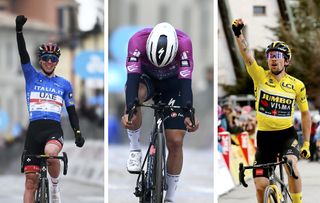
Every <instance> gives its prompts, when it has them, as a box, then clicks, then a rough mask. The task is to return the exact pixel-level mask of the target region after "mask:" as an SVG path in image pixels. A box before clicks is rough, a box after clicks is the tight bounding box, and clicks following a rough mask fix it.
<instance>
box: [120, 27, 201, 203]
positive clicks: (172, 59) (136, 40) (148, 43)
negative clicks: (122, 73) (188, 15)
mask: <svg viewBox="0 0 320 203" xmlns="http://www.w3.org/2000/svg"><path fill="white" fill-rule="evenodd" d="M126 68H127V82H126V90H125V93H126V109H127V110H126V113H125V115H124V116H123V117H122V123H123V125H124V126H125V128H127V132H128V137H129V139H130V153H129V159H128V161H127V169H128V171H129V172H130V173H137V172H139V171H140V168H141V158H142V153H141V146H140V143H139V137H140V127H141V124H142V115H141V109H140V108H138V110H137V112H136V114H135V115H134V116H133V118H132V121H131V122H129V121H128V110H129V109H131V108H132V106H133V105H134V103H135V101H136V100H137V99H138V100H139V102H143V101H146V100H149V99H151V98H153V100H154V101H155V102H157V101H159V100H161V101H162V102H164V103H167V104H169V105H180V106H184V107H189V108H191V107H192V100H193V98H192V88H191V79H192V71H193V58H192V43H191V40H190V38H189V37H188V36H187V35H186V34H185V33H183V32H182V31H179V30H176V29H175V28H174V27H173V26H172V25H170V24H169V23H160V24H158V25H156V26H155V27H154V28H153V29H152V28H145V29H142V30H140V31H138V32H137V33H136V34H134V35H133V36H132V37H131V38H130V40H129V44H128V57H127V61H126ZM173 111H175V112H173ZM165 113H166V116H168V117H169V118H168V119H166V120H165V122H164V126H165V135H166V143H167V147H168V152H169V153H168V158H167V172H168V173H167V177H166V179H167V181H166V182H167V184H168V190H167V192H166V196H165V202H173V201H174V194H175V190H176V187H177V183H178V181H179V175H180V173H181V170H182V162H183V153H182V145H183V138H184V135H185V132H186V130H188V131H189V132H194V131H196V130H197V129H198V127H199V121H198V120H197V119H196V123H195V125H194V126H193V125H192V123H191V120H190V115H188V113H187V112H184V111H178V110H171V111H170V110H168V111H167V112H165Z"/></svg>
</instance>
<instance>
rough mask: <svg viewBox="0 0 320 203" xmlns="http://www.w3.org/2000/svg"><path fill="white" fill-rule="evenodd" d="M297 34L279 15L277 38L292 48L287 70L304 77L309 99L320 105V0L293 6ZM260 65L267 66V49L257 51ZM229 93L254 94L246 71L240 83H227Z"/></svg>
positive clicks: (306, 1) (317, 105) (299, 2)
mask: <svg viewBox="0 0 320 203" xmlns="http://www.w3.org/2000/svg"><path fill="white" fill-rule="evenodd" d="M293 17H294V19H293V21H294V25H295V29H296V33H294V32H292V29H290V25H289V23H288V22H287V21H285V20H283V18H280V17H279V26H278V27H276V28H270V27H269V29H271V30H273V31H274V33H275V39H278V40H281V41H284V42H286V43H287V44H288V45H289V46H290V48H291V51H292V61H291V64H290V65H289V67H288V69H287V72H288V73H289V74H291V75H293V76H294V77H296V78H298V79H300V80H302V81H303V82H304V84H305V85H306V88H307V94H308V99H309V100H310V101H314V104H315V106H316V107H317V108H319V107H320V60H317V59H320V0H299V1H298V4H297V6H295V7H294V8H293ZM255 59H256V60H257V62H258V64H259V65H261V66H262V67H264V68H265V69H267V67H268V65H267V61H266V56H265V50H255ZM224 89H225V91H226V92H228V94H229V95H230V94H253V82H252V80H251V78H250V76H249V75H248V74H247V73H246V71H245V70H243V73H242V74H241V77H240V78H239V77H238V78H237V85H235V86H224Z"/></svg>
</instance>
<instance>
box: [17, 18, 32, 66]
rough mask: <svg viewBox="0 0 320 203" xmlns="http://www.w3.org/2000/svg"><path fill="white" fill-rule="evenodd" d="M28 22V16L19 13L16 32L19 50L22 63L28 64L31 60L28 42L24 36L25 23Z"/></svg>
mask: <svg viewBox="0 0 320 203" xmlns="http://www.w3.org/2000/svg"><path fill="white" fill-rule="evenodd" d="M26 22H27V18H26V17H25V16H24V15H19V16H17V17H16V33H17V43H18V51H19V55H20V60H21V64H27V63H29V62H30V57H29V54H28V52H27V49H26V43H25V41H24V37H23V32H22V30H23V25H24V24H25V23H26Z"/></svg>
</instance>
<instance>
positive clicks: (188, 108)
mask: <svg viewBox="0 0 320 203" xmlns="http://www.w3.org/2000/svg"><path fill="white" fill-rule="evenodd" d="M138 107H146V108H151V109H153V110H160V111H162V110H165V109H182V110H184V111H187V112H188V113H189V114H190V120H191V123H192V126H193V127H194V126H195V118H194V114H195V109H194V108H193V107H191V105H187V106H186V107H183V106H172V105H167V104H165V103H161V102H159V103H157V104H146V103H139V102H138V100H135V102H134V103H133V105H132V107H131V108H130V110H129V111H128V122H131V120H132V118H133V115H134V114H135V113H136V109H137V108H138Z"/></svg>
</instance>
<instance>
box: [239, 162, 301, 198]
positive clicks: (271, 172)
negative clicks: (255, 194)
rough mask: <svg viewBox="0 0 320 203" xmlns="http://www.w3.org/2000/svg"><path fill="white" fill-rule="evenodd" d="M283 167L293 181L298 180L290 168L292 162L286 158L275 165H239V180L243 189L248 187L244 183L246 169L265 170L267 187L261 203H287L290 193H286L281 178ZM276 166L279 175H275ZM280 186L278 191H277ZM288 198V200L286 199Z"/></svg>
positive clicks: (286, 190)
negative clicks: (286, 169)
mask: <svg viewBox="0 0 320 203" xmlns="http://www.w3.org/2000/svg"><path fill="white" fill-rule="evenodd" d="M283 165H286V166H287V168H288V170H289V173H290V176H292V177H293V178H295V179H298V176H297V175H296V174H295V173H294V170H293V167H292V161H291V160H289V159H288V158H287V157H286V156H283V157H282V160H281V161H279V162H275V163H267V164H258V165H253V166H243V163H240V164H239V180H240V183H241V184H242V185H243V186H244V187H248V184H247V183H246V182H245V180H244V177H245V174H244V172H245V170H247V169H258V168H259V169H267V171H268V177H269V185H268V186H267V187H266V188H265V190H264V196H263V202H264V203H287V202H288V199H290V200H291V202H292V198H291V196H290V193H289V191H288V188H287V185H286V184H285V182H284V176H283V167H282V166H283ZM276 166H279V175H278V174H276V172H275V170H276ZM279 185H280V189H279ZM288 197H289V198H288Z"/></svg>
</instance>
